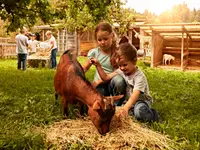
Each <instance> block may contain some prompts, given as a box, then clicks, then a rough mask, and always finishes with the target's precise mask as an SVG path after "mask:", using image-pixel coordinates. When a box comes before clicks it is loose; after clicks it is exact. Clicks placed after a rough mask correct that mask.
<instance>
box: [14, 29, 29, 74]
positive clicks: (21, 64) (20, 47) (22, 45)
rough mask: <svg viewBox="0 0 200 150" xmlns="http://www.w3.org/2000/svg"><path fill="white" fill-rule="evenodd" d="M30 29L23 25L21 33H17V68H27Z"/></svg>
mask: <svg viewBox="0 0 200 150" xmlns="http://www.w3.org/2000/svg"><path fill="white" fill-rule="evenodd" d="M27 32H28V30H27V29H26V28H25V27H23V28H22V29H20V33H19V34H18V35H16V37H15V40H16V52H17V58H18V63H17V69H19V70H20V69H23V70H26V60H27V47H28V37H27V36H26V34H27Z"/></svg>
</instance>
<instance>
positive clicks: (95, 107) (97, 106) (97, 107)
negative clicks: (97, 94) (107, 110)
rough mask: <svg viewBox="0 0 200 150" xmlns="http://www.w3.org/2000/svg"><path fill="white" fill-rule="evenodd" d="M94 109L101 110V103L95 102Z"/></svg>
mask: <svg viewBox="0 0 200 150" xmlns="http://www.w3.org/2000/svg"><path fill="white" fill-rule="evenodd" d="M92 108H93V110H98V109H101V106H100V103H99V102H98V101H95V102H94V104H93V106H92Z"/></svg>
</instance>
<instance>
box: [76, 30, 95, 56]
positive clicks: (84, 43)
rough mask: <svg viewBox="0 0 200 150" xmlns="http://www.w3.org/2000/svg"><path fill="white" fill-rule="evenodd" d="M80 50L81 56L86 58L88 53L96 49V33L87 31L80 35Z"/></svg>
mask: <svg viewBox="0 0 200 150" xmlns="http://www.w3.org/2000/svg"><path fill="white" fill-rule="evenodd" d="M79 41H80V42H79V43H80V50H79V55H82V56H86V55H87V53H88V51H89V50H91V49H92V48H95V47H96V40H95V37H94V31H93V30H90V31H86V32H83V33H82V34H80V35H79Z"/></svg>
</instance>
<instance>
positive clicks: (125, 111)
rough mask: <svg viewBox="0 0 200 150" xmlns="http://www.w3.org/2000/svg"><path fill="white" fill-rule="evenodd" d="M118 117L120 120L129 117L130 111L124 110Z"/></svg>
mask: <svg viewBox="0 0 200 150" xmlns="http://www.w3.org/2000/svg"><path fill="white" fill-rule="evenodd" d="M116 116H117V117H118V118H126V117H128V110H126V109H125V108H122V109H120V110H119V112H117V114H116Z"/></svg>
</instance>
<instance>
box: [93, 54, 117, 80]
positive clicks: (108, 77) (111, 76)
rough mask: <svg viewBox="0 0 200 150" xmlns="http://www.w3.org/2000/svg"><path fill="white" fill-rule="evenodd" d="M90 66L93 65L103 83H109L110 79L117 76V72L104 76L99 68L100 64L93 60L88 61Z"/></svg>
mask: <svg viewBox="0 0 200 150" xmlns="http://www.w3.org/2000/svg"><path fill="white" fill-rule="evenodd" d="M90 62H91V64H94V65H95V66H96V68H97V71H98V73H99V75H100V77H101V79H102V80H103V81H109V80H110V79H112V78H113V77H114V76H116V75H118V73H117V72H112V73H110V74H106V73H105V72H104V70H103V68H102V67H101V64H100V63H99V61H98V60H97V59H95V58H91V59H90Z"/></svg>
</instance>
